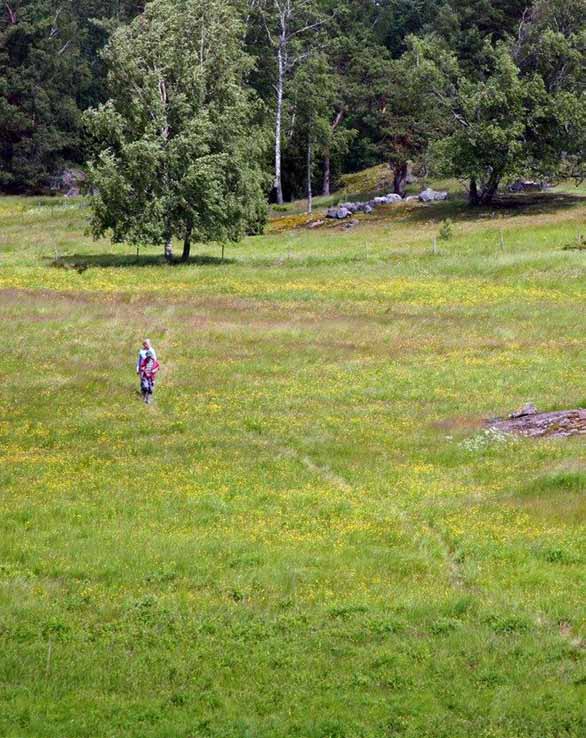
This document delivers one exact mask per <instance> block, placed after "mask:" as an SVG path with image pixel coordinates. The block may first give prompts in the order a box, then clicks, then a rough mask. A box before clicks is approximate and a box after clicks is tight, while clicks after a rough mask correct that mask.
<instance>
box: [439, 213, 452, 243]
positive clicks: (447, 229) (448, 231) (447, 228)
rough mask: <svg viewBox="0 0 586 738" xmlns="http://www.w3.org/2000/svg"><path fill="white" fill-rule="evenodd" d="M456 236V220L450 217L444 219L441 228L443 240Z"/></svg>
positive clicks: (440, 235)
mask: <svg viewBox="0 0 586 738" xmlns="http://www.w3.org/2000/svg"><path fill="white" fill-rule="evenodd" d="M453 236H454V222H453V221H452V220H450V218H446V219H445V220H443V221H442V223H441V225H440V229H439V237H440V238H441V240H442V241H449V240H450V239H451V238H453Z"/></svg>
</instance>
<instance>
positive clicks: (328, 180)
mask: <svg viewBox="0 0 586 738" xmlns="http://www.w3.org/2000/svg"><path fill="white" fill-rule="evenodd" d="M343 119H344V111H343V110H338V112H337V113H336V117H335V118H334V120H333V121H332V125H331V126H330V128H331V132H332V136H333V134H334V131H335V130H336V128H337V127H338V126H339V125H340V123H341V122H342V120H343ZM331 189H332V161H331V158H330V148H329V146H328V147H327V148H326V152H325V154H324V182H323V187H322V195H326V196H328V195H329V194H330V193H331Z"/></svg>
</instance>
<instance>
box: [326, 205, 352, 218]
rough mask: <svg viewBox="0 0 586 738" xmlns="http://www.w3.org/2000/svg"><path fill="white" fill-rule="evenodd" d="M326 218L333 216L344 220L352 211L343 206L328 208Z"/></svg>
mask: <svg viewBox="0 0 586 738" xmlns="http://www.w3.org/2000/svg"><path fill="white" fill-rule="evenodd" d="M326 215H327V217H328V218H335V219H336V220H344V218H347V217H348V216H350V215H352V212H351V211H350V210H348V208H345V207H337V208H329V209H328V212H327V213H326Z"/></svg>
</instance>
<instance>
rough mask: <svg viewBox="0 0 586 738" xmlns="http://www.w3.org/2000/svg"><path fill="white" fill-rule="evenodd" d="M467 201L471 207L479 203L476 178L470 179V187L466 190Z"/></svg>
mask: <svg viewBox="0 0 586 738" xmlns="http://www.w3.org/2000/svg"><path fill="white" fill-rule="evenodd" d="M468 203H469V204H470V205H472V206H473V207H477V206H478V205H480V197H479V195H478V185H477V184H476V178H475V177H472V179H471V180H470V189H469V190H468Z"/></svg>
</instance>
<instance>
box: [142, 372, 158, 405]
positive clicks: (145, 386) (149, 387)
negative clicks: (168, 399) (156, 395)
mask: <svg viewBox="0 0 586 738" xmlns="http://www.w3.org/2000/svg"><path fill="white" fill-rule="evenodd" d="M154 389H155V382H154V380H153V379H151V378H150V377H144V376H143V377H141V378H140V392H141V394H142V398H143V400H144V401H145V402H150V400H151V398H152V396H153V392H154Z"/></svg>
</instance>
